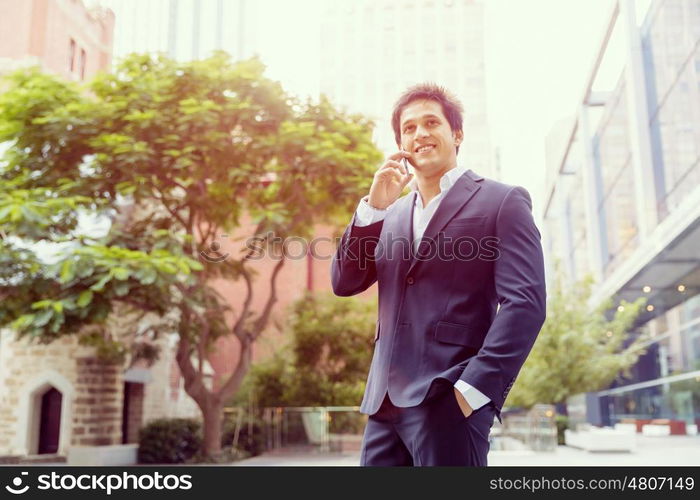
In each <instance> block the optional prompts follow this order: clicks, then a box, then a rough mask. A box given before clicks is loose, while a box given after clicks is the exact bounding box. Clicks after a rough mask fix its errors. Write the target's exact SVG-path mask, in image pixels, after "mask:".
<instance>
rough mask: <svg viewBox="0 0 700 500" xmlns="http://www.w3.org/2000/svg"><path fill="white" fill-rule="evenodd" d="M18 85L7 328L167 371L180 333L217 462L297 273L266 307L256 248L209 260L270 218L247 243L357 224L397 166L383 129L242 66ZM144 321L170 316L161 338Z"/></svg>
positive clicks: (12, 117)
mask: <svg viewBox="0 0 700 500" xmlns="http://www.w3.org/2000/svg"><path fill="white" fill-rule="evenodd" d="M6 83H7V85H6V86H5V87H6V89H5V90H6V91H5V92H4V93H3V94H2V95H0V143H4V144H5V146H6V148H5V151H4V154H3V156H2V159H1V160H0V298H1V299H2V302H1V305H0V327H11V328H13V329H14V330H15V331H16V332H17V334H18V335H19V336H20V337H25V338H29V339H33V340H36V341H39V342H51V341H53V340H55V339H56V338H59V337H61V336H63V335H76V336H78V337H79V338H81V342H83V343H87V344H89V345H94V346H96V347H98V348H100V349H101V352H103V353H109V354H111V355H113V356H114V355H115V353H116V355H124V354H125V353H127V352H129V351H130V349H131V347H138V349H137V350H138V351H139V352H141V353H142V354H144V355H149V356H151V357H152V356H153V355H155V351H154V350H153V349H150V350H149V349H148V348H145V347H144V346H148V345H150V344H149V343H151V342H152V341H153V340H154V339H155V338H156V337H157V336H158V335H162V334H163V332H170V333H176V334H177V335H178V337H179V340H178V343H177V361H178V365H179V367H180V371H181V373H182V375H183V377H184V379H185V390H186V391H187V393H188V394H189V395H190V396H191V397H193V398H194V400H195V401H196V402H197V404H198V405H199V407H200V408H201V409H202V412H203V416H204V447H205V449H206V450H207V451H208V452H211V453H217V452H218V450H219V448H218V447H219V442H220V440H219V436H218V433H219V432H220V427H221V426H220V414H221V408H222V404H223V401H224V400H226V399H228V398H229V397H230V396H231V395H232V394H233V393H235V392H236V390H238V388H239V386H240V383H241V381H242V379H243V376H244V375H245V373H246V372H247V370H248V368H249V365H250V361H251V352H252V351H251V349H252V345H253V343H254V342H255V340H256V339H257V338H258V337H259V336H260V335H261V333H262V332H263V331H264V330H265V328H266V326H267V324H268V320H269V318H270V313H271V311H272V308H273V306H274V304H275V302H276V300H277V279H278V277H279V272H280V270H281V268H282V266H283V265H284V262H285V259H284V258H280V259H279V260H278V262H277V263H276V264H275V266H274V270H273V273H272V276H271V279H269V280H268V279H266V280H265V282H264V284H263V286H262V290H264V293H266V294H267V295H266V296H264V297H263V299H264V300H262V303H263V304H264V305H263V306H262V307H261V308H260V309H259V310H254V308H253V307H252V304H253V303H254V301H253V298H254V295H255V294H256V292H257V293H258V294H262V293H263V291H261V287H260V284H259V283H260V281H259V280H257V279H256V273H255V270H254V268H253V266H252V263H251V255H252V254H251V252H250V251H246V252H243V253H242V254H241V255H232V256H229V258H227V259H226V260H225V261H223V262H211V261H208V260H207V259H202V258H200V255H201V253H202V252H205V251H206V250H207V249H208V248H209V245H210V244H211V242H212V240H214V239H215V238H216V237H217V236H218V235H220V234H221V233H225V232H226V233H236V232H237V234H238V235H240V232H241V231H243V227H242V225H241V221H242V217H243V216H244V215H248V216H250V217H252V220H253V222H254V229H253V230H252V231H251V232H250V234H248V235H247V236H248V237H254V236H255V237H258V238H260V240H261V241H263V242H264V241H268V240H269V238H270V236H271V235H274V236H278V237H281V238H285V237H287V236H290V235H295V236H309V235H310V234H311V233H312V232H313V227H314V226H315V225H316V224H336V223H340V221H344V220H346V219H347V217H348V216H349V214H350V213H351V212H352V210H353V209H354V207H355V205H356V203H357V200H358V199H359V197H360V196H362V194H364V193H365V192H366V191H367V190H368V189H369V183H370V182H371V179H372V173H373V172H374V169H375V168H376V165H377V163H378V162H379V160H380V159H381V155H380V153H379V152H378V150H377V149H376V148H375V147H374V145H373V144H372V142H371V130H372V124H371V122H369V121H367V120H366V119H364V118H362V117H360V116H354V115H347V114H346V113H344V112H341V111H339V110H337V109H335V108H334V107H333V106H332V105H331V104H330V103H329V102H328V101H327V100H326V99H323V98H322V99H321V100H320V101H319V102H311V101H309V102H306V103H302V102H299V101H298V100H296V99H294V98H292V97H290V96H288V95H287V94H286V93H285V92H284V90H283V89H282V87H281V85H280V84H279V83H278V82H274V81H272V80H270V79H268V78H266V77H265V76H264V66H263V65H262V64H261V63H260V61H258V60H257V59H251V60H245V61H240V62H236V63H233V62H232V61H231V60H230V59H229V58H228V56H227V55H226V54H225V53H217V54H215V55H214V56H212V57H210V58H208V59H205V60H201V61H194V62H186V63H179V62H176V61H173V60H171V59H169V58H167V57H165V56H163V55H156V56H154V55H139V54H134V55H131V56H129V57H128V58H126V59H125V60H124V61H123V62H122V63H121V64H120V65H119V66H118V68H117V69H116V71H115V72H114V73H111V74H101V75H99V76H98V77H96V78H95V79H94V80H93V81H91V82H89V83H88V84H87V85H86V86H85V87H79V86H77V85H76V84H74V83H69V82H65V81H62V80H60V79H58V78H57V77H54V76H51V75H48V74H44V73H41V72H40V71H39V70H36V69H34V70H23V71H20V72H17V73H14V74H13V75H11V76H10V77H9V78H8V81H7V82H6ZM272 179H273V180H274V181H273V182H270V180H272ZM83 216H90V217H97V216H102V217H103V218H107V219H108V220H109V221H111V225H110V229H109V231H108V232H106V234H101V235H97V236H96V235H94V234H92V235H91V234H88V233H86V232H85V231H83V230H82V229H81V226H80V225H79V221H80V219H81V217H83ZM246 227H247V226H246ZM244 236H245V235H244ZM42 245H43V246H42ZM42 248H51V249H52V250H53V254H52V256H51V258H50V259H49V258H47V257H46V255H42V254H41V252H40V250H41V249H42ZM214 279H217V280H219V281H220V280H229V281H235V280H238V281H240V282H241V283H242V284H243V286H244V290H245V293H243V294H242V297H241V300H240V302H239V303H235V304H229V303H227V301H226V300H225V299H224V297H222V296H221V295H220V294H219V293H218V292H217V290H216V289H215V288H214V287H213V286H212V281H213V280H214ZM144 313H148V314H150V315H151V318H156V319H155V320H154V319H151V320H149V325H150V326H149V327H148V328H143V327H142V324H143V314H144ZM114 316H119V317H133V318H135V321H136V323H135V324H134V326H133V328H132V331H133V332H134V336H137V337H139V338H138V339H136V341H134V342H131V343H130V344H129V343H128V342H127V340H126V339H124V338H118V337H116V336H115V335H114V334H113V332H112V331H110V329H109V328H108V327H107V325H108V324H109V319H110V317H114ZM230 318H233V320H232V321H231V319H230ZM139 325H141V326H139ZM222 336H234V337H235V338H236V339H238V341H239V343H240V346H241V350H240V352H241V355H240V359H239V360H238V362H237V363H236V364H235V366H232V373H231V376H230V377H229V378H228V379H226V380H225V381H224V383H223V385H222V386H221V387H219V388H218V389H216V390H211V389H209V388H208V387H206V386H205V383H204V366H205V362H206V360H207V357H208V355H209V353H210V352H211V349H212V347H213V346H214V344H215V342H216V340H217V339H218V338H220V337H222ZM132 340H133V339H132ZM125 344H129V345H128V346H127V347H129V348H128V349H126V348H123V347H124V346H125Z"/></svg>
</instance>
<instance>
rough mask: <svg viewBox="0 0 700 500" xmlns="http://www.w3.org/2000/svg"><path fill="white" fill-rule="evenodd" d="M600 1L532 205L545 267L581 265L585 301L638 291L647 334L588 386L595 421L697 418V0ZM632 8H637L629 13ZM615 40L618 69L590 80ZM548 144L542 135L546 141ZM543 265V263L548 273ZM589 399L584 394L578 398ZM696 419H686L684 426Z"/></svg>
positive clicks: (573, 269)
mask: <svg viewBox="0 0 700 500" xmlns="http://www.w3.org/2000/svg"><path fill="white" fill-rule="evenodd" d="M637 7H638V3H637V2H635V1H634V0H619V1H617V2H616V3H615V5H614V8H613V9H612V10H611V17H610V20H609V24H608V27H607V31H606V33H605V36H604V37H603V39H602V41H601V44H600V46H599V51H598V54H596V58H595V60H596V64H595V65H594V67H593V69H592V72H591V74H590V75H589V80H588V84H587V86H586V89H585V92H584V95H583V97H582V99H581V101H580V102H579V103H578V108H577V110H578V111H577V115H576V116H575V119H573V120H572V121H571V123H570V125H567V126H568V127H569V128H568V129H567V130H565V131H564V133H562V131H558V134H557V136H558V137H560V138H561V139H560V142H561V144H558V145H557V147H556V148H555V149H556V150H557V151H559V152H561V153H560V154H557V155H548V158H550V165H548V169H549V170H550V171H549V172H548V173H549V174H550V175H549V176H548V178H549V179H550V181H549V183H548V187H547V193H548V195H547V202H546V208H545V213H544V228H545V230H544V236H545V252H546V254H547V257H548V261H549V262H548V270H549V271H553V270H554V261H555V260H557V259H558V260H560V261H561V268H562V269H563V270H564V272H565V273H566V275H567V277H568V278H569V279H571V281H572V282H574V281H576V280H580V279H582V278H583V277H585V276H587V275H592V276H593V277H594V278H595V280H596V285H595V290H594V297H593V301H594V302H600V301H602V300H605V299H606V298H609V297H614V298H616V299H618V300H621V299H624V300H629V301H633V300H635V299H637V298H639V297H645V298H646V299H647V304H648V306H647V308H646V310H645V312H644V314H643V315H642V316H641V317H640V318H639V320H638V322H637V324H636V326H635V329H639V330H644V331H645V332H646V333H647V334H648V336H649V339H650V340H649V341H648V343H647V345H646V346H645V351H644V354H643V355H642V356H640V358H639V361H638V362H637V364H636V365H635V366H634V367H633V369H632V370H631V372H630V374H629V376H626V377H623V376H620V377H619V378H618V379H617V380H616V381H615V383H614V384H613V385H612V387H610V388H608V389H606V390H604V391H601V392H599V393H597V400H598V403H599V405H600V413H599V417H600V418H599V419H598V420H597V421H596V422H592V423H598V424H607V425H610V424H614V423H616V422H620V421H621V420H623V419H630V418H633V419H640V420H644V419H658V418H664V419H671V420H678V421H684V422H685V424H686V426H690V427H688V429H693V428H694V427H693V426H698V425H700V0H652V1H650V2H648V4H647V5H646V6H645V7H646V8H645V10H644V11H643V12H639V11H638V10H639V9H637ZM640 14H641V15H640ZM614 32H615V33H616V36H618V38H619V40H620V41H621V44H622V45H621V46H622V48H623V50H622V54H623V57H622V60H621V61H620V65H619V69H618V71H619V77H618V78H617V79H616V80H615V83H614V85H612V86H610V88H606V89H602V90H601V89H599V88H596V80H597V76H598V72H599V71H601V61H603V60H604V59H605V56H606V53H607V52H609V51H612V48H611V46H610V40H612V39H613V38H614V36H613V33H614ZM548 146H551V145H549V144H548ZM550 274H551V273H550ZM589 399H590V398H589ZM695 428H696V427H695Z"/></svg>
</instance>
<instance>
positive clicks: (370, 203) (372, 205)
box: [362, 195, 388, 210]
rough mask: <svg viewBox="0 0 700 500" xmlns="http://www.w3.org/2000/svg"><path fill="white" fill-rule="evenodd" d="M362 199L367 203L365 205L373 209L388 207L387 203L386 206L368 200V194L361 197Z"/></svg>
mask: <svg viewBox="0 0 700 500" xmlns="http://www.w3.org/2000/svg"><path fill="white" fill-rule="evenodd" d="M362 199H363V200H364V202H365V203H367V205H369V206H370V208H373V209H374V210H386V209H387V208H388V205H387V206H382V205H381V204H379V203H376V202H372V201H370V199H369V195H368V196H365V197H364V198H362Z"/></svg>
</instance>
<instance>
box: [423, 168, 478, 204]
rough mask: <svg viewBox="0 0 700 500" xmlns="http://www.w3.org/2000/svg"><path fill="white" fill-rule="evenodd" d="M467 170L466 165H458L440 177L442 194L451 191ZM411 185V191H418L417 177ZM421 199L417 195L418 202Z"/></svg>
mask: <svg viewBox="0 0 700 500" xmlns="http://www.w3.org/2000/svg"><path fill="white" fill-rule="evenodd" d="M467 170H468V169H467V167H465V166H464V165H457V166H456V167H454V168H451V169H450V170H448V171H447V172H445V173H444V174H443V175H442V177H440V194H445V193H446V192H447V191H449V189H450V188H451V187H452V186H453V185H454V183H455V182H457V179H459V178H460V177H462V176H463V175H464V174H465V173H466V171H467ZM410 187H411V191H418V184H417V183H416V181H415V179H414V180H412V181H411V184H410ZM419 200H420V198H419V197H418V196H416V203H418V201H419Z"/></svg>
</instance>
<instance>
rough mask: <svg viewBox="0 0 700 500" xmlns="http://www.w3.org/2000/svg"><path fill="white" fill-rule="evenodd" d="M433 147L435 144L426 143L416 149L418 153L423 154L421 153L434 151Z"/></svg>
mask: <svg viewBox="0 0 700 500" xmlns="http://www.w3.org/2000/svg"><path fill="white" fill-rule="evenodd" d="M433 149H435V144H426V145H425V146H420V147H418V148H416V150H415V151H416V153H417V154H421V153H427V152H429V151H432V150H433Z"/></svg>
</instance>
